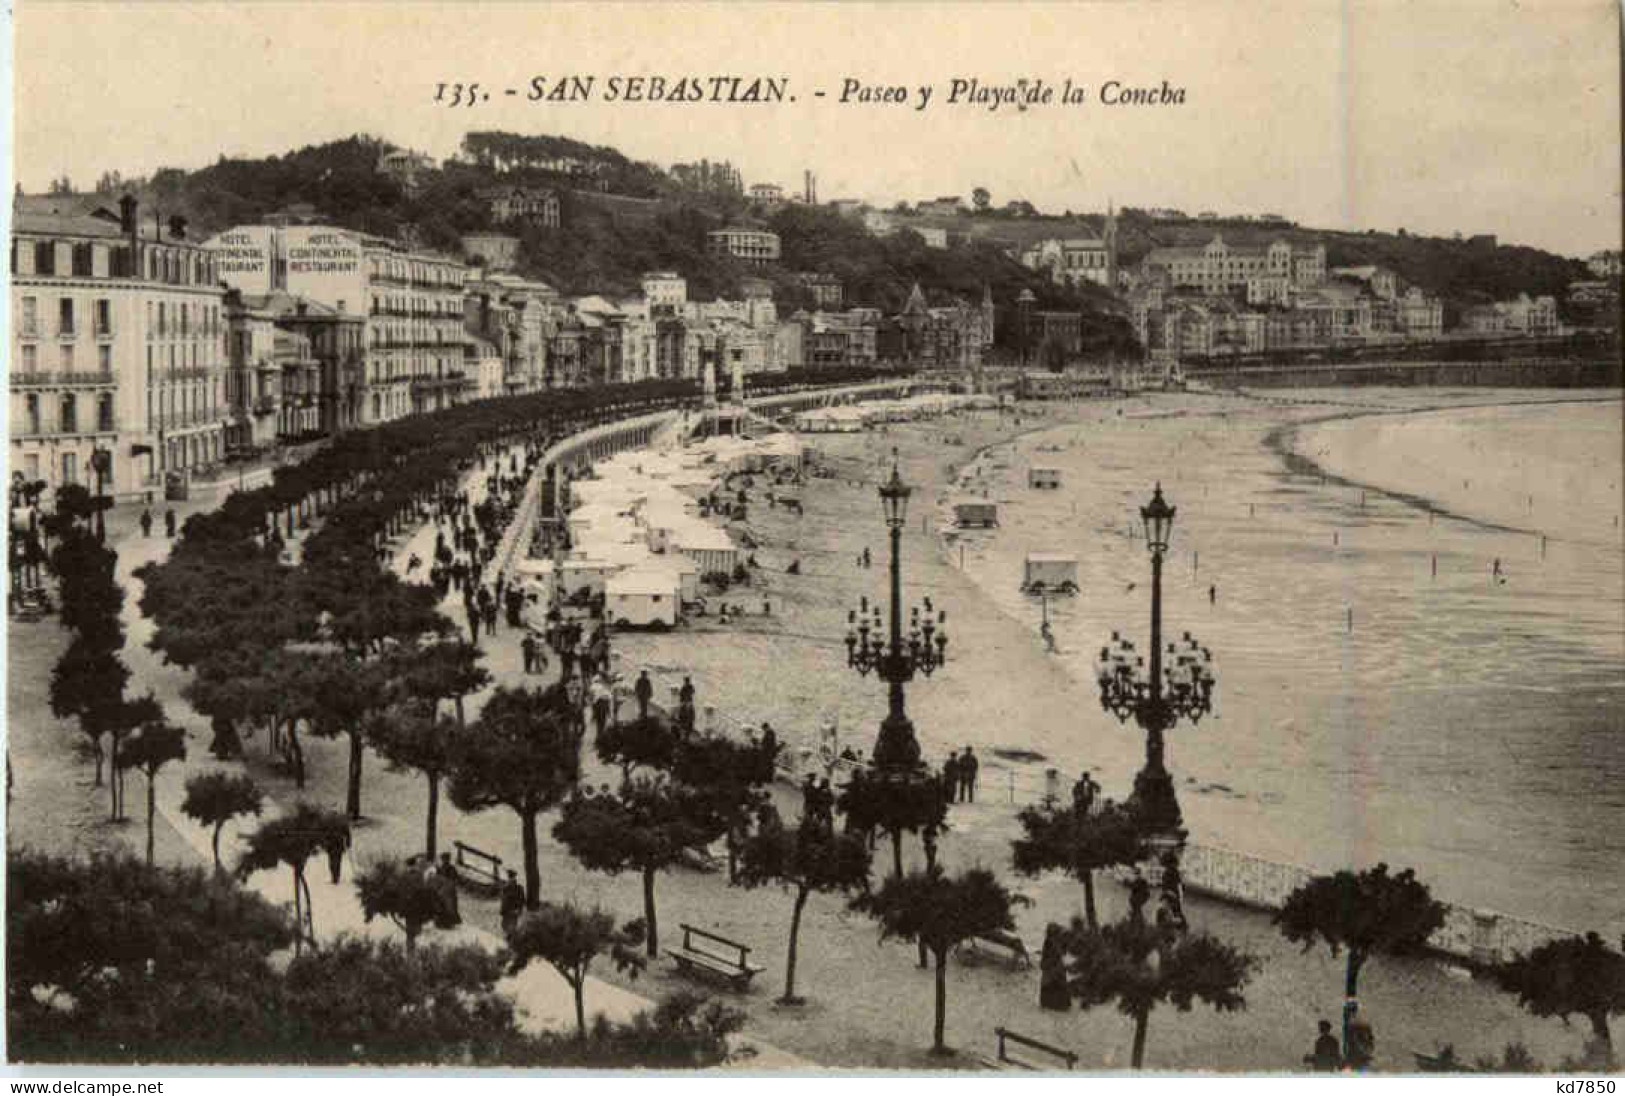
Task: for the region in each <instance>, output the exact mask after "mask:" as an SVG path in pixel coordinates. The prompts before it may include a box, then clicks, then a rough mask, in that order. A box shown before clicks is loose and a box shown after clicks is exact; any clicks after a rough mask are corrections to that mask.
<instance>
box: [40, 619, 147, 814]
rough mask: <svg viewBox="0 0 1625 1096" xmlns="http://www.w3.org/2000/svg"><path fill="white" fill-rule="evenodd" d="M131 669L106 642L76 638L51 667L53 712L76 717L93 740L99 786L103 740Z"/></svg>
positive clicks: (115, 800) (61, 716)
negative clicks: (127, 667)
mask: <svg viewBox="0 0 1625 1096" xmlns="http://www.w3.org/2000/svg"><path fill="white" fill-rule="evenodd" d="M129 680H130V671H129V670H128V669H126V668H125V666H124V661H123V660H122V659H120V658H119V656H118V654H117V652H116V650H115V649H113V648H110V647H108V646H107V645H105V644H100V643H96V642H93V641H89V640H86V639H83V638H77V637H76V638H75V639H74V640H73V642H72V643H70V644H69V645H68V649H67V650H66V651H64V652H62V657H61V658H60V659H58V660H57V663H56V665H55V666H54V667H52V669H51V685H50V703H51V714H52V715H54V716H56V717H57V718H58V719H69V718H75V719H77V720H78V723H79V729H80V731H81V732H82V733H83V734H84V736H85V737H86V738H87V739H89V741H90V752H91V756H92V757H93V758H94V760H95V762H96V787H98V788H99V787H101V784H102V759H103V758H104V757H105V756H106V754H105V752H104V751H103V749H102V739H103V738H104V737H106V735H107V734H108V732H109V731H111V730H112V728H113V723H114V718H115V716H116V715H117V713H118V707H119V705H120V704H122V703H123V701H124V686H125V685H126V684H127V683H128V682H129ZM112 811H113V817H114V818H118V817H119V803H118V792H117V790H116V789H115V790H114V791H113V793H112Z"/></svg>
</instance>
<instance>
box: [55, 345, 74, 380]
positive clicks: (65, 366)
mask: <svg viewBox="0 0 1625 1096" xmlns="http://www.w3.org/2000/svg"><path fill="white" fill-rule="evenodd" d="M58 354H59V357H58V359H57V360H58V361H59V362H60V363H61V364H60V366H59V368H60V369H61V370H62V372H64V373H72V372H73V344H72V343H63V344H62V346H61V347H59V348H58Z"/></svg>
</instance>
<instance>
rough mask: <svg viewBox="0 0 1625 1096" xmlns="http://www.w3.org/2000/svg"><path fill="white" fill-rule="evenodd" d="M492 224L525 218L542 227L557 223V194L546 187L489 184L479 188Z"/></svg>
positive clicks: (557, 225)
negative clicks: (487, 207) (488, 210)
mask: <svg viewBox="0 0 1625 1096" xmlns="http://www.w3.org/2000/svg"><path fill="white" fill-rule="evenodd" d="M479 196H480V199H481V200H482V201H484V202H485V203H486V204H487V205H488V206H489V207H490V210H491V220H492V221H493V222H495V223H496V224H511V223H513V222H517V221H525V222H529V223H531V224H537V225H540V226H541V227H543V228H558V227H559V196H558V194H557V193H556V192H555V191H552V190H549V189H547V188H546V187H525V186H492V187H485V188H484V189H482V190H481V191H480V192H479Z"/></svg>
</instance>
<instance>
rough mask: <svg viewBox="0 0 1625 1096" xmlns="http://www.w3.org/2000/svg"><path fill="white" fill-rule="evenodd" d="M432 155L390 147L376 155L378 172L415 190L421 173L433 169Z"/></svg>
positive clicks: (406, 187) (408, 188) (419, 181)
mask: <svg viewBox="0 0 1625 1096" xmlns="http://www.w3.org/2000/svg"><path fill="white" fill-rule="evenodd" d="M434 166H435V162H434V157H432V156H430V155H428V154H427V153H424V152H415V151H413V150H412V149H409V148H392V149H389V150H388V151H386V152H384V153H383V154H382V155H380V156H379V157H378V173H379V174H380V175H387V176H389V178H391V179H394V180H395V181H396V182H397V183H399V184H401V186H402V187H404V188H405V189H406V190H416V189H417V188H418V187H419V186H420V185H422V182H423V174H424V172H427V171H432V170H433V169H434Z"/></svg>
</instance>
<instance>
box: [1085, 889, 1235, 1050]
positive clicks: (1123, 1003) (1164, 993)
mask: <svg viewBox="0 0 1625 1096" xmlns="http://www.w3.org/2000/svg"><path fill="white" fill-rule="evenodd" d="M1063 955H1065V957H1066V961H1067V963H1068V967H1067V974H1068V978H1067V989H1068V991H1069V992H1070V993H1071V994H1072V996H1074V997H1076V998H1077V999H1078V1003H1079V1004H1080V1005H1081V1006H1082V1007H1083V1008H1092V1007H1093V1006H1095V1005H1101V1004H1107V1003H1109V1002H1112V1001H1116V1002H1117V1007H1118V1010H1119V1011H1121V1012H1122V1013H1123V1014H1124V1015H1125V1016H1128V1017H1130V1018H1131V1019H1133V1021H1134V1049H1133V1052H1132V1055H1131V1058H1130V1064H1131V1065H1132V1066H1133V1068H1135V1069H1140V1068H1141V1067H1142V1066H1143V1065H1144V1064H1145V1035H1146V1028H1147V1026H1148V1025H1149V1023H1150V1019H1151V1012H1152V1010H1153V1009H1155V1008H1156V1007H1157V1005H1159V1004H1162V1003H1164V1002H1166V1003H1168V1004H1171V1005H1173V1006H1174V1007H1175V1008H1176V1009H1178V1010H1179V1011H1180V1012H1189V1011H1190V1010H1191V1008H1192V1006H1193V1005H1194V1004H1195V1003H1196V1002H1197V1001H1201V1002H1202V1003H1203V1004H1206V1005H1210V1006H1212V1007H1213V1008H1215V1009H1217V1010H1219V1011H1220V1012H1232V1011H1235V1010H1238V1009H1242V1008H1245V1007H1246V1004H1247V1001H1246V998H1244V997H1243V996H1242V993H1241V990H1242V988H1243V987H1244V986H1245V985H1246V984H1247V982H1248V980H1249V979H1250V978H1251V977H1252V972H1253V970H1254V968H1255V967H1256V966H1257V960H1255V959H1254V958H1253V957H1252V956H1250V955H1247V954H1245V953H1243V952H1240V951H1237V950H1236V949H1234V948H1232V947H1230V946H1229V945H1228V944H1225V943H1224V942H1222V941H1220V940H1218V939H1216V938H1215V937H1213V936H1210V935H1208V934H1207V933H1181V932H1171V931H1167V930H1165V929H1161V928H1158V927H1156V926H1154V925H1149V924H1147V923H1146V922H1145V921H1143V920H1140V919H1138V918H1128V919H1126V920H1123V921H1120V922H1118V923H1117V924H1115V925H1107V926H1105V927H1103V928H1097V927H1094V926H1090V925H1086V924H1084V923H1082V922H1081V921H1077V920H1074V921H1073V922H1072V927H1071V929H1070V931H1069V932H1068V933H1067V934H1066V935H1065V937H1064V938H1063Z"/></svg>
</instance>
